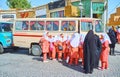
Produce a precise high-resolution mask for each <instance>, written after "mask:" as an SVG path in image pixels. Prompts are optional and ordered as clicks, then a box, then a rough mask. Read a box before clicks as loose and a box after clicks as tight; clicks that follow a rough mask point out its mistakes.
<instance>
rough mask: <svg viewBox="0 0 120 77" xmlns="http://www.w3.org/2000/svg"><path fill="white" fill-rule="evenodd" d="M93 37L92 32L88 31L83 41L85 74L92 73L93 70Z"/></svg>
mask: <svg viewBox="0 0 120 77" xmlns="http://www.w3.org/2000/svg"><path fill="white" fill-rule="evenodd" d="M95 45H96V44H95V35H94V33H93V31H92V30H90V31H89V32H88V33H87V35H86V37H85V40H84V45H83V46H84V47H83V53H84V71H85V73H92V72H93V68H94V58H95V51H96V49H97V48H96V46H95Z"/></svg>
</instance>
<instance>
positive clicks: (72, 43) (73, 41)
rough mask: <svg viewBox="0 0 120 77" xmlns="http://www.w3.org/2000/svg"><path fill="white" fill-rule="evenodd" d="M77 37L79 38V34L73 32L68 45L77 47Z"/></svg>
mask: <svg viewBox="0 0 120 77" xmlns="http://www.w3.org/2000/svg"><path fill="white" fill-rule="evenodd" d="M79 39H80V35H79V34H78V33H74V34H73V35H72V38H71V40H70V45H71V46H72V47H74V48H75V47H78V46H79Z"/></svg>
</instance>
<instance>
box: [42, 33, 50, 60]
mask: <svg viewBox="0 0 120 77" xmlns="http://www.w3.org/2000/svg"><path fill="white" fill-rule="evenodd" d="M48 36H49V32H45V33H44V35H43V37H42V38H41V40H40V41H41V47H42V53H43V62H48V61H47V54H48V53H49V37H48Z"/></svg>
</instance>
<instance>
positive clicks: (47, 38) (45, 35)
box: [43, 31, 50, 41]
mask: <svg viewBox="0 0 120 77" xmlns="http://www.w3.org/2000/svg"><path fill="white" fill-rule="evenodd" d="M47 33H48V32H47V31H46V32H45V33H44V34H43V37H44V38H45V39H46V40H47V41H49V40H50V39H49V37H48V36H47Z"/></svg>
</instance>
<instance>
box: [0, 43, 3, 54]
mask: <svg viewBox="0 0 120 77" xmlns="http://www.w3.org/2000/svg"><path fill="white" fill-rule="evenodd" d="M3 52H4V48H3V46H2V45H1V44H0V54H1V53H3Z"/></svg>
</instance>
